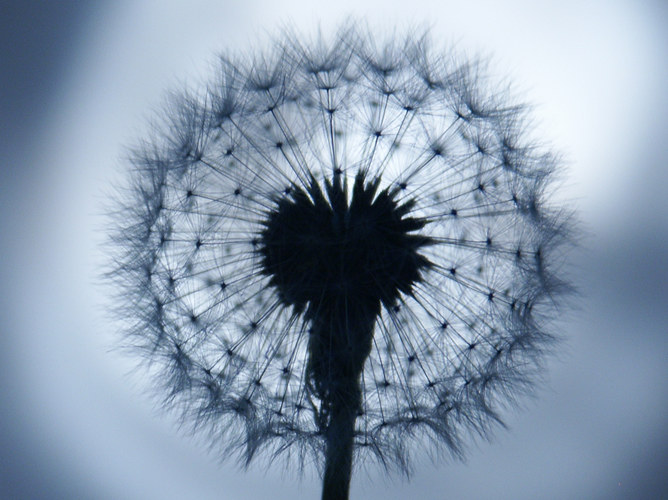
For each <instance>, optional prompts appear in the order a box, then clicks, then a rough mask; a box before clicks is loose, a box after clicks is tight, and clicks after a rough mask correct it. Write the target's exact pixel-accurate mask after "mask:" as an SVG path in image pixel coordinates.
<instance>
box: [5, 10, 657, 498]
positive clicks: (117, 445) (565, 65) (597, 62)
mask: <svg viewBox="0 0 668 500" xmlns="http://www.w3.org/2000/svg"><path fill="white" fill-rule="evenodd" d="M15 4H16V5H4V6H3V7H2V11H1V12H2V16H0V18H1V19H2V21H0V22H1V23H2V30H1V32H2V40H3V51H2V52H3V53H2V60H1V64H2V67H1V68H0V75H1V76H0V78H1V79H2V85H1V86H0V88H1V92H2V94H0V95H1V100H0V103H1V104H2V108H1V111H0V113H1V115H2V116H1V118H2V121H1V123H2V130H3V132H2V135H1V139H2V142H0V147H2V158H3V165H2V171H1V173H0V181H1V183H2V185H1V186H0V193H1V194H2V197H1V198H0V205H1V207H2V211H1V213H0V252H1V253H0V257H1V259H2V261H1V262H0V273H1V274H0V308H1V309H0V313H1V314H2V325H3V326H2V327H1V328H0V331H2V337H1V338H2V344H1V349H0V361H1V362H2V363H1V364H0V383H1V384H2V386H1V387H0V391H1V392H0V398H1V400H0V450H1V451H0V461H1V462H0V497H8V498H100V499H107V498H108V499H116V498H127V499H153V498H155V499H158V498H159V499H181V498H182V499H186V498H198V499H200V498H201V499H231V500H235V499H246V498H251V499H252V498H279V499H281V498H285V499H288V498H317V497H318V492H319V484H318V479H317V477H315V476H314V474H312V473H311V474H307V475H306V476H305V477H304V478H303V479H302V480H301V481H298V480H297V478H296V475H295V474H293V473H292V471H289V470H284V469H283V468H281V466H280V464H277V465H276V466H274V467H272V468H269V469H268V470H266V471H265V470H263V469H262V468H260V467H257V468H252V469H251V470H250V471H248V472H245V473H244V472H239V470H238V468H237V467H236V466H235V465H234V464H233V463H231V462H223V463H222V464H219V463H218V461H217V459H216V457H215V456H212V455H209V454H207V452H206V447H205V446H202V444H201V443H199V444H198V443H197V442H195V441H193V440H191V439H188V438H187V437H184V436H183V435H182V434H181V433H180V432H179V431H178V430H177V429H176V428H175V425H174V424H173V422H172V421H170V419H169V417H165V416H164V415H160V414H158V412H156V411H154V410H153V406H152V403H151V401H150V399H149V398H148V397H147V396H146V391H145V387H146V384H147V381H145V380H142V379H141V378H138V377H136V376H128V375H127V373H128V372H129V371H130V370H131V368H132V366H133V362H132V360H131V359H128V358H127V357H126V356H124V355H122V354H121V353H118V352H114V351H113V350H112V349H111V348H112V347H113V346H114V341H115V339H116V340H117V337H116V335H115V332H114V329H113V323H112V322H111V320H110V319H109V316H108V315H107V314H106V312H105V311H106V309H107V308H108V305H109V301H108V299H107V297H106V290H105V289H104V288H103V287H100V286H98V285H97V284H96V283H98V282H99V279H98V276H99V273H100V270H101V263H102V262H104V252H105V248H104V240H105V219H104V217H103V216H102V214H103V213H104V212H105V206H106V204H105V202H106V199H105V196H106V194H107V193H109V192H110V188H109V185H110V184H111V183H113V182H116V181H117V180H118V179H119V178H120V177H122V174H123V147H124V146H125V145H128V144H131V143H132V142H134V140H135V139H136V138H137V137H138V136H141V134H142V133H143V132H144V131H145V130H146V124H147V119H148V118H149V117H150V116H151V113H152V111H153V110H155V109H156V108H157V107H158V106H159V105H160V102H161V96H164V93H165V92H166V91H167V90H169V89H170V88H178V87H180V86H181V84H182V83H183V82H186V83H193V84H196V83H197V82H201V81H202V80H203V79H205V78H206V76H207V75H210V71H211V62H212V61H213V56H214V54H215V53H216V52H217V51H222V50H231V51H238V50H246V49H247V48H249V47H251V46H258V45H261V44H262V43H263V42H262V40H266V35H267V33H269V34H272V33H276V32H277V29H278V28H279V27H280V26H282V25H285V24H287V23H292V24H293V25H295V26H296V27H297V28H298V29H300V30H303V31H306V32H313V31H315V29H317V26H318V25H320V26H321V27H322V28H323V30H331V29H332V28H334V27H336V26H337V25H338V24H339V22H340V21H341V20H342V19H344V18H345V17H346V16H347V15H351V14H352V15H353V16H356V17H359V18H362V19H367V20H368V21H369V22H370V24H371V25H372V26H376V27H377V28H378V29H383V28H388V27H393V26H395V25H399V26H400V27H402V26H406V25H408V24H411V23H412V24H413V25H416V24H417V25H424V24H428V25H430V26H431V27H432V34H433V36H434V38H435V39H439V40H442V41H443V42H446V43H452V44H454V45H455V46H456V47H457V48H458V50H460V51H463V52H466V53H482V54H484V55H489V56H490V60H491V61H492V63H491V68H492V70H493V72H494V74H495V75H498V76H500V77H508V79H509V80H510V81H512V82H514V83H515V84H516V88H517V89H518V90H520V91H521V93H522V94H523V95H524V96H526V98H527V99H528V100H529V101H530V102H533V103H535V104H536V106H535V112H534V115H535V116H536V118H537V127H538V130H539V133H540V136H541V137H546V138H548V139H550V140H551V141H552V143H553V144H554V146H555V148H556V149H558V150H560V151H562V152H563V154H564V158H565V171H564V175H563V183H562V184H563V185H562V189H561V192H560V195H559V197H560V199H561V200H563V202H564V203H567V204H569V205H570V206H574V207H577V208H578V211H579V216H580V218H581V220H582V225H583V227H584V229H585V232H586V233H587V236H586V237H585V239H584V240H583V243H582V248H581V249H579V250H577V251H576V252H574V253H573V264H574V266H575V269H576V277H577V281H578V285H579V287H580V296H579V297H578V299H577V301H576V303H577V306H578V307H577V310H575V311H564V317H563V320H562V322H561V323H560V327H561V329H562V330H563V334H564V337H565V339H566V340H565V342H564V344H563V346H562V348H561V349H560V355H559V356H558V358H556V359H553V360H552V361H551V362H550V363H549V364H548V366H547V370H546V383H545V384H544V386H543V387H542V388H541V389H540V390H539V391H538V392H537V395H536V398H535V399H532V400H526V401H525V402H524V403H525V404H524V408H523V409H522V410H521V411H517V412H513V413H511V414H510V415H509V416H508V418H507V422H508V424H509V426H510V430H509V431H501V432H498V433H497V438H496V439H495V440H494V441H493V442H492V443H491V444H490V443H485V442H482V443H477V444H476V445H474V446H471V448H470V453H469V460H468V462H467V463H465V464H461V463H452V462H443V463H437V464H435V465H434V464H431V463H430V462H428V461H425V462H424V463H421V464H419V467H418V468H417V470H416V473H415V475H414V477H413V479H412V480H411V481H410V482H406V481H402V480H401V479H400V478H396V479H393V480H388V479H387V478H385V477H383V475H382V474H381V473H378V472H375V471H374V470H371V471H369V472H364V471H362V472H360V473H358V474H357V475H356V476H355V477H354V479H353V488H352V497H353V498H368V499H370V500H374V499H383V500H390V499H403V498H406V497H420V498H426V499H444V498H448V499H486V498H489V499H560V498H587V499H589V498H591V499H614V498H620V499H625V498H629V499H630V498H633V499H642V498H660V497H668V484H667V481H668V479H666V477H667V475H666V469H667V465H668V427H667V426H666V424H665V415H666V413H667V410H668V384H667V382H666V381H668V361H666V360H667V359H668V317H667V316H668V313H667V311H668V201H667V200H668V197H666V196H665V194H664V193H663V189H665V186H666V185H668V174H667V172H668V169H667V168H666V167H667V165H668V137H667V132H666V131H667V130H668V101H667V97H666V92H665V89H666V88H667V86H666V84H667V83H668V82H667V78H666V77H667V74H666V72H667V70H666V67H667V65H666V63H667V62H668V58H667V55H668V54H667V51H668V50H667V49H666V47H668V33H667V29H668V28H667V27H666V19H668V10H667V9H666V7H665V6H663V5H662V3H661V2H658V1H657V2H649V1H648V2H631V1H623V0H617V1H589V2H576V1H571V0H562V1H559V2H557V1H547V2H530V1H528V0H510V1H507V2H494V1H491V0H488V1H484V0H475V1H469V2H461V1H458V2H447V1H446V2H444V1H427V0H415V1H412V2H398V1H396V2H393V1H374V0H371V1H366V0H362V1H349V0H341V1H338V2H329V3H326V4H324V3H323V4H322V5H314V4H312V3H308V2H296V1H292V2H287V1H280V0H278V1H274V2H270V1H268V0H267V1H259V0H248V1H244V2H241V1H239V2H214V1H204V0H198V1H192V2H180V3H177V2H158V1H147V0H142V1H119V2H109V3H96V6H95V7H85V8H84V7H82V5H81V2H15Z"/></svg>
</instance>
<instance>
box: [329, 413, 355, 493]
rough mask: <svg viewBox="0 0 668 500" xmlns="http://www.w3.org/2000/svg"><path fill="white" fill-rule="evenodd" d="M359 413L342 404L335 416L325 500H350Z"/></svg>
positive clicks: (332, 419)
mask: <svg viewBox="0 0 668 500" xmlns="http://www.w3.org/2000/svg"><path fill="white" fill-rule="evenodd" d="M356 418H357V410H356V409H355V408H351V407H350V406H344V405H341V406H340V407H339V408H335V409H334V410H333V412H332V415H331V420H330V423H329V426H328V427H327V432H326V434H325V443H326V451H325V475H324V478H323V483H322V500H348V492H349V490H350V476H351V472H352V465H353V440H354V437H355V419H356Z"/></svg>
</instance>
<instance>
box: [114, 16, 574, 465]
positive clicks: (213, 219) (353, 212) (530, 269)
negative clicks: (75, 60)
mask: <svg viewBox="0 0 668 500" xmlns="http://www.w3.org/2000/svg"><path fill="white" fill-rule="evenodd" d="M481 73H482V69H481V66H480V65H479V64H477V63H476V62H471V61H460V60H458V58H457V57H456V56H455V55H453V54H452V53H451V52H449V51H437V50H435V49H433V48H432V47H431V45H430V44H429V43H428V42H427V37H426V36H416V34H415V33H411V34H410V35H408V36H407V37H405V38H401V39H398V38H395V39H394V40H391V41H389V42H383V43H380V42H376V41H374V37H373V36H372V35H370V34H368V33H367V31H366V30H364V29H361V28H352V29H345V30H341V31H340V32H339V33H338V34H337V35H336V36H335V37H334V38H333V39H332V40H330V41H327V40H325V39H324V38H318V39H315V40H309V41H306V40H305V41H303V42H302V41H300V38H299V37H297V36H295V35H294V33H286V34H285V35H284V36H283V38H282V39H279V40H277V41H276V42H275V43H274V45H273V46H272V47H271V48H269V49H268V50H265V51H263V52H258V53H256V54H255V56H254V57H251V58H233V57H228V56H223V57H220V59H219V61H218V63H217V69H216V74H215V76H214V78H212V80H211V81H210V82H209V83H208V85H206V86H205V88H204V89H202V90H199V91H197V90H189V91H187V92H183V93H181V94H178V95H172V97H171V98H170V99H169V100H168V102H167V105H166V106H165V111H164V113H163V114H162V115H161V117H160V118H159V119H158V120H157V122H158V123H159V125H158V126H157V127H156V129H155V130H154V132H153V133H152V134H151V136H150V137H149V138H148V139H147V140H145V141H143V142H141V143H140V146H138V147H137V148H135V149H134V150H133V152H132V155H131V156H132V158H131V159H132V173H131V179H132V181H131V183H130V187H129V189H128V190H126V191H125V192H124V194H123V195H122V200H121V202H120V205H121V207H120V209H119V210H118V211H117V212H115V215H114V230H113V245H112V247H113V258H114V270H113V271H112V273H111V276H112V277H113V279H114V280H115V282H116V283H117V284H118V290H119V293H118V295H119V298H118V303H119V317H120V318H122V320H123V323H124V332H125V339H126V341H127V342H126V343H127V344H128V345H129V346H131V347H132V349H133V350H134V351H135V352H137V353H139V354H140V356H141V357H142V358H143V359H144V361H145V362H146V365H147V366H148V367H149V372H150V374H151V377H153V380H154V381H155V383H156V386H158V388H159V389H158V390H159V391H160V393H161V394H162V395H163V396H164V402H165V405H166V406H168V407H169V408H172V409H174V410H176V411H177V412H178V413H179V415H180V416H181V417H182V418H183V421H184V422H185V423H186V424H187V425H188V426H191V427H192V428H193V429H194V430H196V431H197V432H200V433H203V434H204V435H206V436H208V438H209V440H210V442H211V443H212V445H213V446H214V447H219V448H220V450H221V453H224V454H227V453H229V452H236V453H238V454H239V456H240V457H242V460H243V461H244V463H249V462H250V461H251V460H252V459H253V458H255V457H256V456H259V455H265V456H268V457H272V458H273V457H275V456H278V455H283V454H287V455H289V456H291V457H292V458H296V459H297V460H298V461H300V463H306V462H310V461H312V459H313V458H315V460H316V461H317V462H321V458H322V454H323V453H324V448H325V434H326V432H325V431H326V429H327V426H328V422H329V418H330V413H331V411H332V408H334V407H336V405H337V401H338V400H339V399H340V398H344V399H345V398H348V400H350V401H354V404H355V411H356V412H357V413H356V415H357V416H356V418H355V419H354V453H355V463H356V464H358V463H360V461H365V460H367V459H368V458H376V459H378V461H379V462H380V463H381V464H382V465H384V466H390V465H394V466H398V467H399V468H400V469H404V468H406V467H407V464H408V459H409V457H410V455H411V454H412V453H413V452H416V451H417V450H424V449H431V450H446V451H449V452H451V453H452V454H453V455H455V456H460V455H461V454H462V452H463V449H464V447H463V445H464V443H465V441H466V439H467V438H468V436H469V435H470V434H481V435H486V434H487V433H488V432H489V430H490V429H491V427H493V424H495V423H499V420H500V419H499V410H500V409H501V408H504V407H505V406H506V405H508V404H510V403H512V402H513V401H514V399H515V397H516V396H517V395H518V394H521V393H523V392H525V391H526V390H527V389H529V388H530V386H531V381H532V380H533V378H534V376H535V375H536V374H537V373H538V370H539V368H540V363H541V360H542V359H543V357H544V353H545V351H546V350H548V349H549V348H550V346H551V345H552V341H553V336H552V335H551V333H550V331H549V329H550V324H551V322H552V320H553V319H554V317H555V316H556V311H557V309H556V307H557V304H558V302H559V299H560V296H561V295H562V294H563V292H564V291H565V290H567V288H568V286H567V283H565V282H564V280H563V279H562V276H561V270H560V269H561V264H560V262H561V261H562V249H563V247H564V244H565V243H566V242H567V241H568V228H569V221H568V218H567V217H566V216H564V215H563V213H564V212H563V211H561V210H558V209H554V208H551V207H550V205H549V204H548V203H547V202H546V200H545V193H546V189H547V188H548V187H549V186H550V179H551V175H552V173H553V170H554V168H555V165H556V164H557V162H556V161H555V158H554V156H553V155H552V154H550V152H549V151H546V150H544V149H543V148H542V147H540V146H539V145H536V144H535V143H533V142H532V141H531V140H530V139H529V138H528V132H527V130H526V126H525V123H526V119H525V118H526V116H525V115H526V111H525V109H524V107H523V106H522V105H520V104H518V103H516V102H514V101H512V100H511V98H510V97H509V96H508V95H507V94H506V93H505V92H497V91H495V89H493V88H491V89H490V88H489V85H488V83H487V80H486V79H483V76H481Z"/></svg>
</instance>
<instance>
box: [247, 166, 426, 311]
mask: <svg viewBox="0 0 668 500" xmlns="http://www.w3.org/2000/svg"><path fill="white" fill-rule="evenodd" d="M379 184H380V178H376V179H374V180H372V181H370V182H366V180H365V176H364V174H363V173H359V174H358V175H357V176H356V178H355V181H354V185H353V188H352V192H351V195H350V200H348V193H347V189H346V188H345V186H344V184H343V183H342V182H341V178H340V176H336V175H335V176H334V178H333V179H332V181H329V180H327V181H325V190H324V192H323V190H322V188H321V187H320V185H319V184H318V183H317V181H316V180H315V179H313V180H312V182H311V185H310V186H309V187H308V188H307V189H302V188H300V187H297V186H292V188H291V189H290V190H289V195H288V196H286V197H284V198H282V199H280V200H279V201H277V204H276V206H275V207H274V209H273V210H271V211H269V212H268V215H267V217H266V219H265V220H264V222H263V226H264V228H263V230H262V233H261V239H260V241H261V244H260V245H259V252H260V254H261V259H262V272H263V274H265V275H267V276H269V277H270V284H271V285H272V286H273V287H275V288H276V289H277V291H278V295H279V298H280V300H281V301H282V302H283V304H284V305H285V306H292V307H294V308H295V309H296V310H297V311H298V312H301V311H303V310H304V309H305V308H307V307H309V306H311V307H314V306H315V305H316V304H318V305H320V304H323V303H337V304H340V303H342V302H346V303H351V302H352V303H355V304H357V305H358V306H359V305H361V304H365V305H367V306H369V307H373V308H374V309H377V308H378V307H379V305H380V303H383V304H385V305H386V306H387V307H390V306H391V305H392V304H394V303H395V302H396V301H397V299H398V298H399V295H400V293H401V292H403V293H406V294H408V293H410V292H411V290H412V287H413V285H414V284H415V283H417V282H419V281H420V279H421V278H420V271H421V270H423V269H426V268H428V267H430V265H431V264H430V262H429V261H428V259H426V258H425V257H424V256H422V255H420V253H419V252H418V250H419V249H420V248H421V247H423V246H425V245H428V244H431V243H432V240H431V239H430V238H428V237H425V236H421V235H419V234H412V233H414V232H415V231H418V230H419V229H422V228H423V227H424V226H425V225H426V221H425V220H424V219H421V218H414V217H407V216H406V215H407V214H408V212H409V211H410V210H411V209H412V207H413V205H414V202H413V201H407V202H404V203H403V204H399V203H398V202H397V201H396V197H397V194H398V190H390V189H389V188H388V189H384V190H382V191H380V192H379V190H378V187H379Z"/></svg>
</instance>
